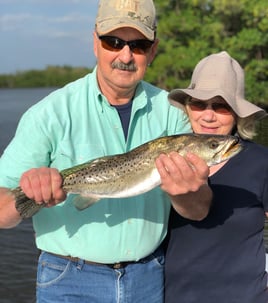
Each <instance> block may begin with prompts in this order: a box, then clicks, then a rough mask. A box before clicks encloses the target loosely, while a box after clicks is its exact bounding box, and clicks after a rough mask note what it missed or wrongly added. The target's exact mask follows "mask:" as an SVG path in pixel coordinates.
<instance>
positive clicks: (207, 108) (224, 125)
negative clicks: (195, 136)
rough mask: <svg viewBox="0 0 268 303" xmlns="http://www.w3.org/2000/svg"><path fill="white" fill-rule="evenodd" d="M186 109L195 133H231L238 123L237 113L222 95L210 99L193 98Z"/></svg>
mask: <svg viewBox="0 0 268 303" xmlns="http://www.w3.org/2000/svg"><path fill="white" fill-rule="evenodd" d="M185 106H186V111H187V114H188V116H189V119H190V122H191V125H192V128H193V131H194V132H195V133H199V134H200V133H209V134H216V135H230V134H231V133H232V130H233V128H234V127H235V125H236V115H235V113H234V112H233V110H232V108H231V107H230V106H229V105H228V103H227V102H226V101H225V100H224V99H223V98H222V97H220V96H216V97H214V98H211V99H209V100H199V99H195V98H191V99H190V100H189V101H187V102H186V105H185Z"/></svg>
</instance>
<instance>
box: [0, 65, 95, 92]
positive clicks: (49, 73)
mask: <svg viewBox="0 0 268 303" xmlns="http://www.w3.org/2000/svg"><path fill="white" fill-rule="evenodd" d="M89 72H91V70H90V69H88V68H73V67H70V66H63V67H60V66H48V67H47V68H46V69H45V70H29V71H25V72H18V73H16V74H15V75H0V88H4V87H8V88H14V87H61V86H64V85H65V84H67V83H69V82H71V81H74V80H76V79H78V78H80V77H83V76H84V75H86V74H87V73H89Z"/></svg>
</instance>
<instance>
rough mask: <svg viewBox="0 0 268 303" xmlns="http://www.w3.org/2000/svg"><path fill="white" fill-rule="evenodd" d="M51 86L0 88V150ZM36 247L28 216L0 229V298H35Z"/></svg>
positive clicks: (14, 302)
mask: <svg viewBox="0 0 268 303" xmlns="http://www.w3.org/2000/svg"><path fill="white" fill-rule="evenodd" d="M52 90H54V89H53V88H37V89H0V154H2V152H3V150H4V148H5V147H6V146H7V144H8V143H9V142H10V140H11V139H12V137H13V136H14V134H15V130H16V127H17V123H18V121H19V119H20V117H21V115H22V114H23V113H24V112H25V110H26V109H28V108H29V107H30V106H31V105H33V104H34V103H36V102H37V101H39V100H40V99H42V98H43V97H44V96H46V95H47V94H49V93H50V92H51V91H52ZM37 258H38V250H37V249H36V247H35V244H34V233H33V229H32V223H31V220H26V221H24V222H22V223H21V224H20V225H19V226H17V227H16V228H13V229H7V230H4V229H0V262H1V266H0V302H1V303H33V302H35V280H36V279H35V276H36V266H37Z"/></svg>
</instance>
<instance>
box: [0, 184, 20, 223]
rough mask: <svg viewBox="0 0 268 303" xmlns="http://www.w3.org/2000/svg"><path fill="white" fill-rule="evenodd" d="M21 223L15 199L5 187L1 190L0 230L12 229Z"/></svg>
mask: <svg viewBox="0 0 268 303" xmlns="http://www.w3.org/2000/svg"><path fill="white" fill-rule="evenodd" d="M20 222H21V217H20V215H19V213H18V211H17V210H16V207H15V197H14V195H13V194H12V192H11V191H10V190H9V189H7V188H4V187H1V188H0V228H12V227H15V226H16V225H18V224H19V223H20Z"/></svg>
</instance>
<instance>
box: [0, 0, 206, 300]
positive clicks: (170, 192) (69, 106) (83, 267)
mask: <svg viewBox="0 0 268 303" xmlns="http://www.w3.org/2000/svg"><path fill="white" fill-rule="evenodd" d="M157 44H158V40H157V39H156V24H155V8H154V4H153V2H152V1H150V0H141V1H118V0H112V1H111V0H109V1H108V0H101V1H100V3H99V10H98V15H97V19H96V30H95V32H94V53H95V56H96V58H97V66H96V68H95V69H94V71H93V73H92V74H89V75H87V76H85V77H84V78H82V79H79V80H77V81H75V82H73V83H71V84H69V85H67V86H66V87H64V88H62V89H59V90H58V91H56V92H54V93H52V94H51V95H49V96H48V97H46V98H45V99H44V100H43V101H41V102H39V103H38V104H36V105H35V106H33V107H32V108H31V109H30V110H28V111H27V112H26V113H25V114H24V116H23V117H22V119H21V121H20V124H19V126H18V130H17V133H16V136H15V138H14V139H13V140H12V142H11V143H10V145H9V146H8V148H7V149H6V151H5V153H4V155H3V157H2V159H1V160H0V185H1V186H6V187H14V186H17V183H18V180H19V177H20V176H21V174H22V173H23V172H24V171H26V170H28V172H26V173H25V174H24V175H23V177H22V179H21V182H20V185H21V187H22V188H23V190H24V192H25V193H26V194H27V195H28V196H29V197H30V198H33V199H35V200H36V202H37V203H41V202H42V201H45V202H46V203H48V206H53V205H54V204H57V205H56V206H53V207H49V208H45V209H43V210H42V211H40V212H39V213H38V214H36V215H35V216H34V217H33V224H34V229H35V232H36V244H37V247H38V248H39V249H40V250H41V251H42V253H41V255H40V258H39V265H38V274H37V302H39V303H40V302H53V303H54V302H63V301H68V302H79V303H83V302H101V303H105V302H119V301H120V302H131V303H135V302H150V303H152V302H157V303H158V302H159V303H160V302H163V254H162V251H161V249H158V247H159V246H160V244H161V242H162V240H163V239H164V238H165V235H166V225H167V221H168V216H169V210H170V202H171V203H172V204H173V206H174V207H175V209H176V210H177V211H178V212H179V213H180V214H181V215H183V216H185V217H187V218H191V219H197V220H199V219H202V218H203V217H204V216H206V214H207V212H208V208H209V204H210V199H211V192H210V190H209V188H208V187H207V186H206V184H205V183H206V180H207V176H208V168H207V166H206V165H205V163H204V162H203V161H202V160H201V159H199V158H197V157H196V156H194V155H189V156H188V157H187V158H182V157H180V156H179V155H178V154H177V153H175V152H174V153H171V154H169V155H161V156H160V157H159V158H158V159H157V160H156V165H157V168H158V171H159V173H160V176H161V180H162V185H161V187H162V190H161V189H160V188H156V189H154V190H152V191H150V192H148V193H146V194H144V195H140V196H137V197H133V198H129V199H113V200H109V199H103V200H101V201H100V202H98V203H96V204H95V205H94V206H92V207H90V208H88V209H86V210H84V211H82V212H79V211H77V210H76V209H75V208H74V206H73V203H71V202H72V199H73V198H74V197H73V196H72V195H70V196H68V197H67V199H66V201H65V202H64V203H59V202H61V201H63V200H64V199H65V198H66V196H65V193H64V192H63V190H62V189H61V182H62V180H61V177H60V175H59V173H58V170H61V169H64V168H67V167H71V166H73V165H76V164H79V163H82V162H85V161H88V160H90V159H94V158H97V157H101V156H104V155H112V154H119V153H124V152H126V151H129V150H131V149H133V148H134V147H136V146H139V145H141V144H142V143H145V142H147V141H149V140H152V139H155V138H157V137H160V136H164V135H172V134H177V133H185V132H189V131H190V130H191V129H190V125H189V122H188V119H187V117H186V116H185V114H184V112H183V111H179V110H178V109H176V108H174V107H172V106H170V105H169V103H168V102H167V93H166V92H165V91H163V90H160V89H158V88H156V87H154V86H152V85H150V84H148V83H146V82H144V81H142V79H143V77H144V74H145V72H146V69H147V66H148V65H150V64H151V63H152V61H153V59H154V57H155V54H156V49H157ZM32 167H39V168H37V169H31V170H29V169H30V168H32ZM40 167H41V168H40ZM164 191H165V192H166V193H164ZM196 192H197V193H198V194H200V193H202V194H204V195H203V196H202V197H203V198H202V199H201V198H199V199H198V200H200V201H198V202H199V203H197V202H195V203H194V204H193V203H192V200H194V201H197V199H191V197H192V195H195V194H196ZM199 196H200V195H199ZM11 208H12V209H11ZM5 213H8V217H9V218H10V221H12V223H13V224H14V222H16V224H17V223H19V222H20V217H19V214H18V213H17V212H16V211H14V205H12V204H11V206H10V210H8V209H6V210H5Z"/></svg>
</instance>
